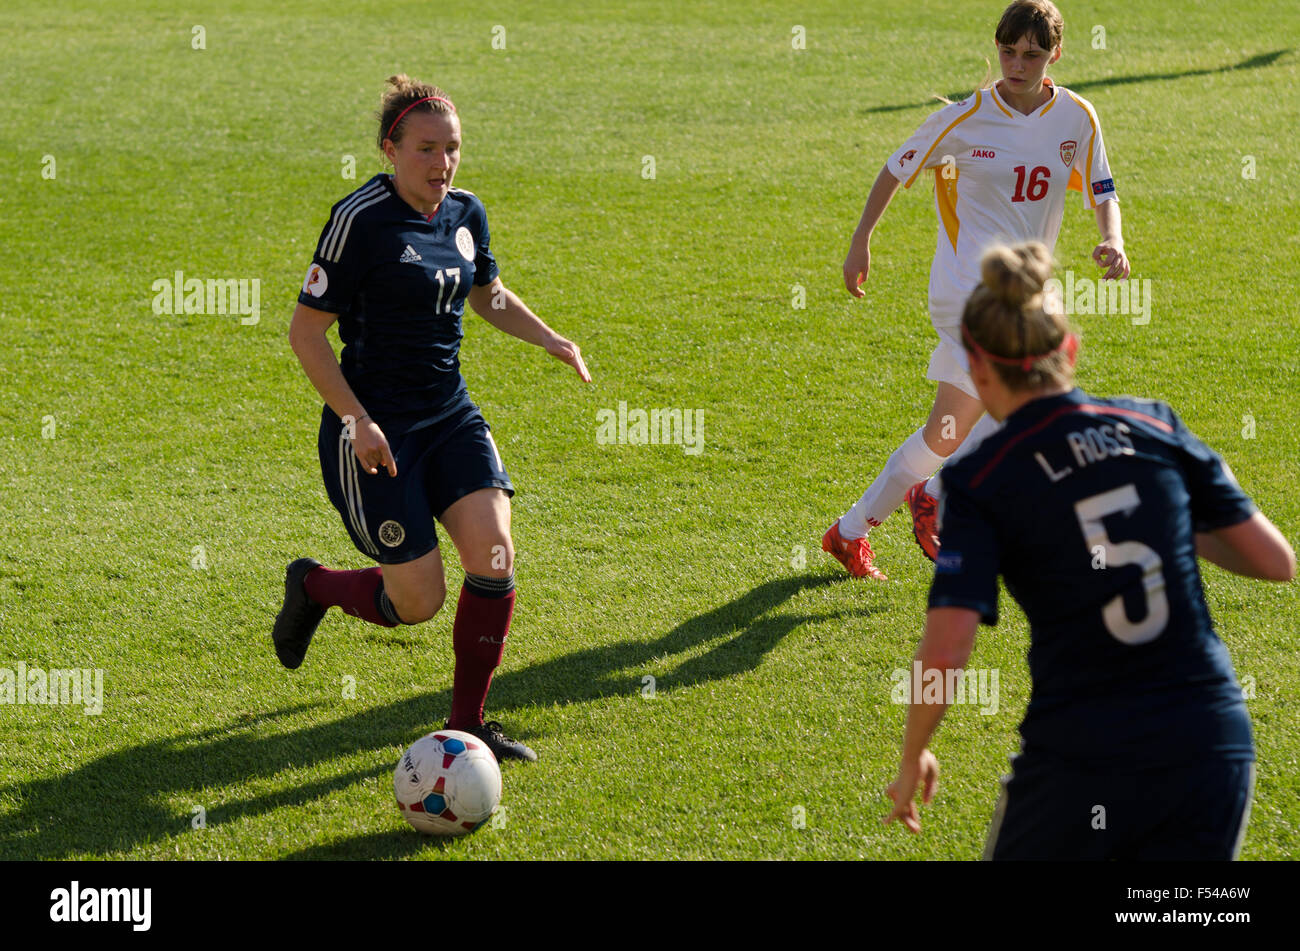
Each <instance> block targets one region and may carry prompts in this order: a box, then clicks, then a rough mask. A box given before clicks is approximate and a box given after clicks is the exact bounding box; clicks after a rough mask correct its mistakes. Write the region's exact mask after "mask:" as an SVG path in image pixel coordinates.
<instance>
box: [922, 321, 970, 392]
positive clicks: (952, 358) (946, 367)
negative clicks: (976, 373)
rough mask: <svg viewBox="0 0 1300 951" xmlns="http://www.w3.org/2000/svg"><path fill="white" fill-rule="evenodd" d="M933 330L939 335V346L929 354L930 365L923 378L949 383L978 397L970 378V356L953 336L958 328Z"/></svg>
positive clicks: (937, 328)
mask: <svg viewBox="0 0 1300 951" xmlns="http://www.w3.org/2000/svg"><path fill="white" fill-rule="evenodd" d="M934 330H935V333H937V334H938V335H939V346H937V347H935V348H934V353H932V354H930V366H929V369H927V370H926V372H925V378H926V379H927V380H933V381H934V382H935V383H951V384H952V385H953V386H955V387H957V389H959V390H961V391H962V392H963V393H965V394H966V395H967V396H971V397H974V398H975V399H979V398H980V395H979V393H978V392H977V391H976V389H975V384H974V383H973V382H971V378H970V358H969V357H968V356H967V355H966V348H965V347H963V346H962V345H961V344H960V343H959V342H958V341H957V338H956V336H954V332H956V333H960V330H958V329H957V328H955V327H954V328H947V327H935V328H934Z"/></svg>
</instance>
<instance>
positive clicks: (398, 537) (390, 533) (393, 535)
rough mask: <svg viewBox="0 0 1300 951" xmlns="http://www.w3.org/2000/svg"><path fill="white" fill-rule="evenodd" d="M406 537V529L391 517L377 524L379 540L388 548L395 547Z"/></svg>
mask: <svg viewBox="0 0 1300 951" xmlns="http://www.w3.org/2000/svg"><path fill="white" fill-rule="evenodd" d="M405 537H406V529H404V528H402V526H401V525H399V524H398V523H397V522H394V521H393V520H392V519H391V518H390V519H389V520H388V521H386V522H384V524H382V525H380V526H379V540H380V541H381V542H383V543H384V544H385V545H387V546H388V547H389V548H396V547H397V546H398V545H400V544H402V539H403V538H405Z"/></svg>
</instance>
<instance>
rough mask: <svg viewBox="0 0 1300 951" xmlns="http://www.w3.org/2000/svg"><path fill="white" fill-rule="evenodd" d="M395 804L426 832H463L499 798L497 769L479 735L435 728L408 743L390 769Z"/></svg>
mask: <svg viewBox="0 0 1300 951" xmlns="http://www.w3.org/2000/svg"><path fill="white" fill-rule="evenodd" d="M393 793H394V794H395V795H396V797H397V808H398V810H399V811H400V812H401V813H402V817H403V818H404V819H406V821H407V822H409V823H410V824H411V826H412V827H413V828H414V829H416V831H418V832H423V833H424V834H425V835H464V834H465V833H467V832H473V831H474V830H475V829H477V828H478V827H479V826H480V825H482V824H483V823H484V822H486V821H487V819H488V817H489V816H491V815H492V813H493V811H495V809H496V807H497V804H498V803H499V802H500V801H501V768H500V767H499V766H497V758H496V757H495V756H493V755H492V751H491V750H489V749H488V748H487V745H486V744H485V743H484V742H483V741H482V740H480V739H479V738H478V737H476V736H473V735H472V734H469V733H465V732H462V731H460V730H438V731H436V732H434V733H430V734H428V735H427V736H422V737H420V739H418V740H416V741H415V742H414V743H412V744H411V746H410V749H408V750H407V751H406V753H405V754H403V756H402V758H401V760H399V761H398V763H397V769H396V770H394V771H393Z"/></svg>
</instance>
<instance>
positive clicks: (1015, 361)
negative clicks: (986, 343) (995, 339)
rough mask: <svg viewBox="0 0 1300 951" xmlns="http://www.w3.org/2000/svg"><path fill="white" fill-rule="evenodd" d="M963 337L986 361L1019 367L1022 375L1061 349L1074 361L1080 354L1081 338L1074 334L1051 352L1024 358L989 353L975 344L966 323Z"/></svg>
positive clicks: (1029, 355) (1070, 334)
mask: <svg viewBox="0 0 1300 951" xmlns="http://www.w3.org/2000/svg"><path fill="white" fill-rule="evenodd" d="M961 337H962V339H963V340H965V341H966V344H967V346H969V347H970V348H971V349H972V350H974V351H975V352H976V353H978V354H979V355H980V356H981V357H983V358H984V359H985V360H990V361H992V362H993V363H1001V364H1002V365H1003V366H1010V367H1019V368H1020V370H1021V372H1022V373H1028V372H1029V371H1030V370H1032V369H1033V368H1034V364H1035V363H1037V362H1038V361H1039V360H1043V359H1046V358H1047V357H1050V356H1051V355H1052V354H1054V353H1058V352H1059V351H1060V350H1061V348H1065V352H1066V354H1067V355H1068V356H1069V358H1070V359H1071V360H1073V359H1074V355H1075V354H1076V353H1078V352H1079V338H1078V337H1076V336H1075V335H1074V334H1072V333H1067V334H1066V335H1065V336H1064V337H1063V338H1062V339H1061V342H1060V343H1058V344H1057V345H1056V346H1055V347H1053V348H1052V349H1051V350H1048V351H1047V352H1046V353H1037V354H1028V355H1026V356H1023V357H1000V356H998V355H997V354H996V353H989V352H988V351H987V350H985V349H984V348H983V347H981V346H980V345H979V344H978V343H976V342H975V338H974V337H972V336H971V333H970V330H969V329H968V328H967V327H966V324H965V322H963V323H962V325H961Z"/></svg>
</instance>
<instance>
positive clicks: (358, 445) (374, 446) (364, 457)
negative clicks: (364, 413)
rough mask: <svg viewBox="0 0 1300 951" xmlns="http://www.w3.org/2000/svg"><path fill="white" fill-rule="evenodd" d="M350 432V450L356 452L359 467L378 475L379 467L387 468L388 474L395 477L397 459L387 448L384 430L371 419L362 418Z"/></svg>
mask: <svg viewBox="0 0 1300 951" xmlns="http://www.w3.org/2000/svg"><path fill="white" fill-rule="evenodd" d="M352 428H353V434H352V451H353V452H355V453H356V454H357V462H359V463H361V468H363V469H365V470H366V471H367V472H369V473H370V474H371V475H378V474H379V470H380V469H387V470H388V474H389V475H390V476H392V477H393V478H397V460H396V459H394V458H393V453H392V450H390V449H389V448H388V439H387V437H385V436H384V431H383V430H382V429H380V428H379V425H378V424H377V423H376V422H375V421H374V420H373V419H363V420H362V421H361V422H359V423H354V424H353V426H352Z"/></svg>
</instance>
